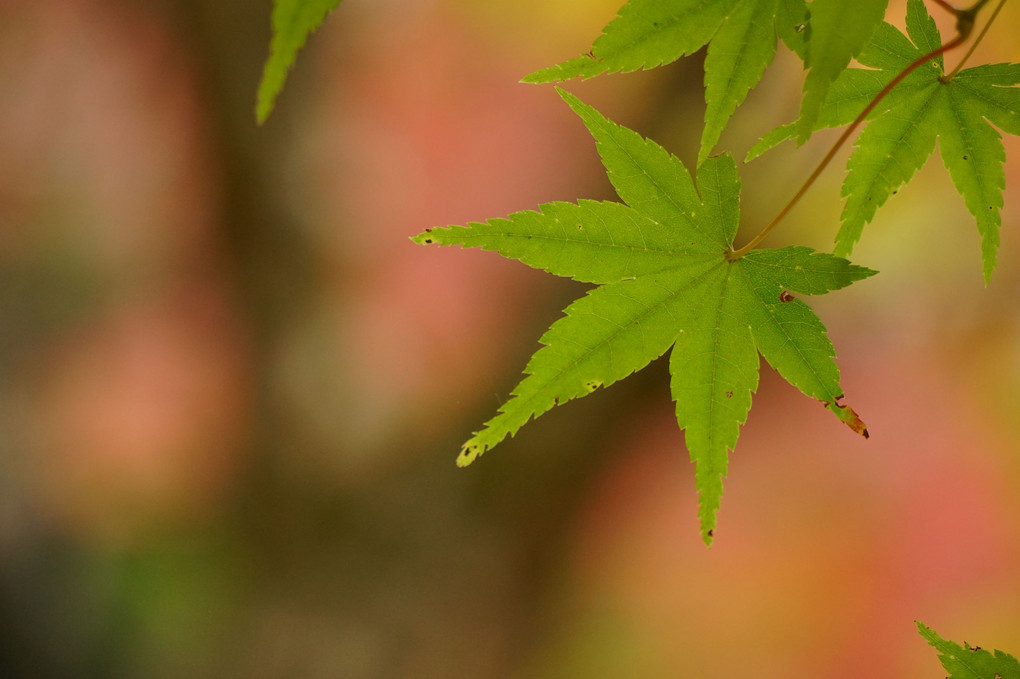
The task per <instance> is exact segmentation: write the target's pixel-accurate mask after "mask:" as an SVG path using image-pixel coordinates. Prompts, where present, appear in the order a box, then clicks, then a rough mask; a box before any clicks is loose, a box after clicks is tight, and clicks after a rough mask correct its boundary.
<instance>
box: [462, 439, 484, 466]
mask: <svg viewBox="0 0 1020 679" xmlns="http://www.w3.org/2000/svg"><path fill="white" fill-rule="evenodd" d="M484 452H485V446H483V445H482V444H480V443H472V442H471V441H468V442H467V443H465V444H464V445H463V446H462V447H461V449H460V454H459V455H457V466H458V467H467V466H468V465H469V464H471V463H472V462H474V461H475V460H477V459H478V458H479V457H480V456H481V454H482V453H484Z"/></svg>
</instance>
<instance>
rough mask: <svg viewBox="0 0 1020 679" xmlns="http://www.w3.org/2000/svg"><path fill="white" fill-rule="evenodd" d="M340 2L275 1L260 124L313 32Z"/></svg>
mask: <svg viewBox="0 0 1020 679" xmlns="http://www.w3.org/2000/svg"><path fill="white" fill-rule="evenodd" d="M339 4H340V0H276V1H275V3H274V4H273V19H272V21H273V39H272V42H270V44H269V58H268V59H267V60H266V65H265V69H264V70H263V73H262V81H261V82H260V83H259V91H258V100H257V103H256V105H255V117H256V118H257V119H258V121H259V123H260V124H261V123H264V122H265V121H266V119H267V118H268V117H269V114H270V113H271V112H272V110H273V105H274V104H275V103H276V97H277V96H278V95H279V94H280V90H281V89H283V84H284V82H285V81H286V80H287V73H288V72H289V71H290V68H291V66H293V65H294V59H295V58H297V53H298V51H299V50H300V49H301V48H302V47H304V45H305V41H306V40H308V36H309V34H311V32H312V31H314V30H315V29H317V28H318V27H319V26H320V25H321V24H322V22H323V21H325V19H326V15H327V14H329V13H330V12H331V11H332V10H334V9H336V7H337V5H339Z"/></svg>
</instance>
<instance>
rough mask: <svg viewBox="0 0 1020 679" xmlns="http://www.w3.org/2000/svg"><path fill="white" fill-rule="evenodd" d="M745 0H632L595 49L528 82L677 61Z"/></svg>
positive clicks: (527, 78)
mask: <svg viewBox="0 0 1020 679" xmlns="http://www.w3.org/2000/svg"><path fill="white" fill-rule="evenodd" d="M739 1H740V0H711V1H709V2H706V0H667V1H663V0H629V2H627V4H625V5H624V6H623V7H621V8H620V12H619V14H618V16H617V17H616V18H615V19H613V21H611V22H610V23H609V24H608V25H607V26H606V27H605V29H603V33H602V35H601V36H600V37H599V38H597V39H596V40H595V43H594V44H593V45H592V48H591V52H590V53H588V54H585V55H582V56H580V57H578V58H577V59H572V60H570V61H566V62H563V63H561V64H557V65H556V66H552V67H550V68H545V69H542V70H540V71H535V72H534V73H532V74H530V75H527V76H525V77H524V79H523V81H524V82H527V83H545V82H562V81H564V80H570V79H571V78H591V77H593V76H596V75H599V74H601V73H616V72H624V73H626V72H629V71H636V70H638V69H639V68H653V67H655V66H660V65H662V64H668V63H671V62H673V61H676V60H677V59H679V58H680V57H683V56H687V55H688V54H693V53H694V52H697V51H698V50H699V49H701V48H702V47H703V46H704V45H705V44H706V43H707V42H708V41H709V40H710V39H711V38H712V36H713V35H714V34H715V32H716V29H718V28H719V25H720V24H721V23H722V21H723V19H724V18H725V17H726V15H727V14H728V13H729V12H730V10H731V9H733V7H734V5H736V4H737V2H739Z"/></svg>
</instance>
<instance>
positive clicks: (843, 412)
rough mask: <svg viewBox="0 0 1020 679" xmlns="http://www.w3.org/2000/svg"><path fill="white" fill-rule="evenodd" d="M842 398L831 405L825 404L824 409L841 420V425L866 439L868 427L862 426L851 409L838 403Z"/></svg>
mask: <svg viewBox="0 0 1020 679" xmlns="http://www.w3.org/2000/svg"><path fill="white" fill-rule="evenodd" d="M842 398H843V396H842V395H840V396H839V397H837V398H836V400H835V401H834V402H833V403H825V407H826V408H828V409H829V410H831V411H832V412H833V413H835V414H836V417H838V418H839V419H840V420H842V422H843V424H845V425H846V426H848V427H850V428H851V429H853V430H854V431H855V432H857V433H858V434H860V435H861V436H863V437H864V438H868V437H869V434H868V427H867V426H866V425H865V424H864V422H863V421H862V420H861V418H860V416H859V415H858V414H857V412H856V411H855V410H854V409H853V408H851V407H850V406H846V405H843V404H842V403H840V402H839V401H840V399H842Z"/></svg>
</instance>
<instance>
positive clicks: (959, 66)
mask: <svg viewBox="0 0 1020 679" xmlns="http://www.w3.org/2000/svg"><path fill="white" fill-rule="evenodd" d="M935 1H936V2H938V0H935ZM980 4H984V3H983V2H982V3H980ZM1005 4H1006V0H999V4H998V5H996V6H995V9H994V10H992V16H990V17H988V21H987V22H986V23H985V25H984V27H983V28H982V29H981V32H980V33H978V36H977V37H976V38H974V42H972V43H971V45H970V48H968V49H967V53H966V54H964V55H963V58H962V59H960V63H958V64H957V65H956V68H954V69H953V70H952V72H951V73H950V74H949V75H947V76H943V78H942V82H949V81H950V80H952V79H953V78H955V77H956V74H957V73H959V72H960V69H962V68H963V65H964V64H966V63H967V60H968V59H970V57H971V55H972V54H974V50H976V49H977V46H978V45H980V44H981V41H982V40H984V39H985V35H986V34H987V33H988V29H989V28H991V27H992V23H994V22H995V17H997V16H999V12H1000V11H1002V6H1003V5H1005Z"/></svg>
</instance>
